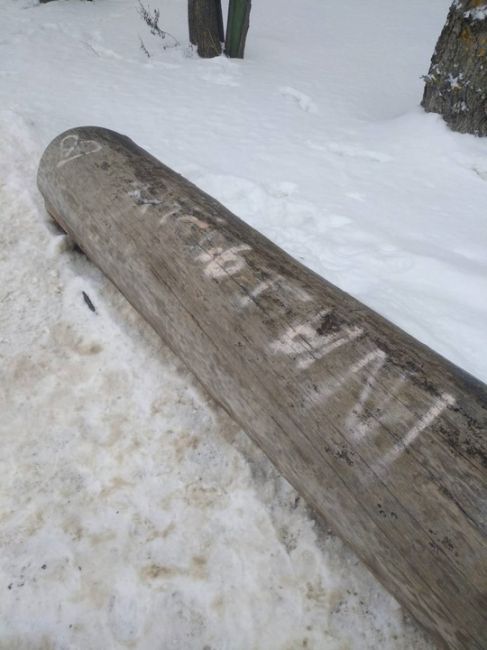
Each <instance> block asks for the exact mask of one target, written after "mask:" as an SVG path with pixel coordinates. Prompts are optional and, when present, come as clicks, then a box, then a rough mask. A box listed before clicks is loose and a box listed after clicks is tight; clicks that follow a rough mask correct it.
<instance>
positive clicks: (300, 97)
mask: <svg viewBox="0 0 487 650" xmlns="http://www.w3.org/2000/svg"><path fill="white" fill-rule="evenodd" d="M279 93H280V94H281V95H282V96H283V97H289V98H290V99H291V100H293V101H294V102H296V104H297V105H298V106H299V108H300V109H301V110H303V111H306V113H317V112H318V107H317V106H316V104H315V103H314V101H313V100H312V99H311V97H309V96H308V95H305V94H304V93H302V92H301V91H300V90H296V88H291V86H283V87H282V88H279Z"/></svg>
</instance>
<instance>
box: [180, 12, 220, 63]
mask: <svg viewBox="0 0 487 650" xmlns="http://www.w3.org/2000/svg"><path fill="white" fill-rule="evenodd" d="M188 24H189V40H190V42H191V43H192V44H193V45H196V46H197V48H198V55H199V56H201V57H203V58H205V59H209V58H211V57H214V56H219V55H220V54H221V53H222V46H221V40H220V39H221V38H222V37H223V34H222V33H221V32H222V31H223V29H222V18H221V2H220V0H188Z"/></svg>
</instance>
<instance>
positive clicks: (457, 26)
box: [421, 0, 487, 136]
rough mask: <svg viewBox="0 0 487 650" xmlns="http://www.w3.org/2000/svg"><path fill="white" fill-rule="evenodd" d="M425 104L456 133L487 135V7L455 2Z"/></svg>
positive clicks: (480, 2) (480, 1) (477, 1)
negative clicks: (440, 116) (441, 117)
mask: <svg viewBox="0 0 487 650" xmlns="http://www.w3.org/2000/svg"><path fill="white" fill-rule="evenodd" d="M425 81H426V86H425V90H424V96H423V101H422V102H421V104H422V106H423V107H424V109H425V110H426V111H428V112H433V113H439V114H440V115H442V116H443V118H444V119H445V121H446V122H447V123H448V125H449V126H450V127H451V128H452V129H453V130H454V131H460V132H461V133H472V134H474V135H479V136H485V135H487V4H486V3H485V1H484V0H455V2H453V3H452V5H451V7H450V12H449V14H448V18H447V21H446V24H445V26H444V28H443V31H442V32H441V35H440V38H439V39H438V43H437V45H436V48H435V52H434V54H433V57H432V59H431V67H430V70H429V73H428V75H427V76H426V77H425Z"/></svg>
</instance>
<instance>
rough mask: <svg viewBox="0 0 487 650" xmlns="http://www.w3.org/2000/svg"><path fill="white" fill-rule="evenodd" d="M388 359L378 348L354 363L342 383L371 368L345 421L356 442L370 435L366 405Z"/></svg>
mask: <svg viewBox="0 0 487 650" xmlns="http://www.w3.org/2000/svg"><path fill="white" fill-rule="evenodd" d="M386 359H387V354H386V353H385V352H384V351H383V350H380V349H379V348H377V349H376V350H373V351H372V352H369V353H368V354H366V355H365V356H364V357H363V358H362V359H360V360H359V361H357V362H356V363H354V364H353V366H351V368H349V370H348V371H347V373H346V375H345V377H344V378H343V379H342V380H341V381H340V384H343V383H346V382H347V381H348V380H349V379H350V378H351V377H352V375H354V374H356V373H358V372H360V371H361V370H363V368H365V367H366V366H370V367H371V369H370V372H369V374H368V375H367V378H366V380H365V382H364V386H363V388H362V390H361V391H360V395H359V398H358V400H357V402H356V404H355V405H354V406H353V408H352V410H351V411H350V412H349V414H348V415H347V418H346V420H345V426H346V428H347V431H350V433H351V434H352V437H353V438H355V439H356V440H360V439H361V438H363V437H364V436H366V435H368V434H369V433H370V430H371V424H370V422H368V423H365V422H364V410H365V405H366V403H367V401H368V400H369V399H370V397H371V394H372V395H373V390H374V388H375V386H376V384H377V377H378V375H379V373H380V371H381V370H382V368H383V366H384V364H385V362H386ZM401 379H402V378H401ZM381 406H382V405H381Z"/></svg>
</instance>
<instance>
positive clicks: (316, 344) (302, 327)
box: [270, 309, 363, 370]
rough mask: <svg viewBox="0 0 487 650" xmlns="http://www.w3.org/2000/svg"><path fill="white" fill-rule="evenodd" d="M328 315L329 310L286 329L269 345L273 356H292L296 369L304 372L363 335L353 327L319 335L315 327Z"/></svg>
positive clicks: (358, 329)
mask: <svg viewBox="0 0 487 650" xmlns="http://www.w3.org/2000/svg"><path fill="white" fill-rule="evenodd" d="M329 313H330V310H329V309H324V310H322V311H320V312H319V313H318V314H317V315H316V316H315V317H314V318H313V319H312V320H311V321H308V322H307V323H300V324H298V325H294V326H290V327H288V328H287V329H286V331H285V332H284V334H283V335H282V336H280V337H279V338H278V339H277V340H276V341H273V342H272V343H271V346H270V347H271V350H272V351H273V352H274V354H285V355H288V356H294V357H295V361H296V367H297V368H298V369H299V370H305V369H306V368H309V367H310V366H311V365H312V364H313V363H315V362H316V361H318V360H319V359H322V358H323V357H325V356H326V355H328V354H330V352H333V350H336V349H337V348H340V347H341V346H342V345H345V344H347V343H350V342H351V341H353V340H354V339H356V338H358V337H359V336H361V335H362V334H363V329H362V328H361V327H355V326H351V327H349V326H345V327H341V328H340V329H338V330H337V331H335V332H331V333H330V334H319V333H318V331H317V326H319V324H320V322H321V321H322V320H323V318H324V317H325V316H326V315H327V314H329Z"/></svg>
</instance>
